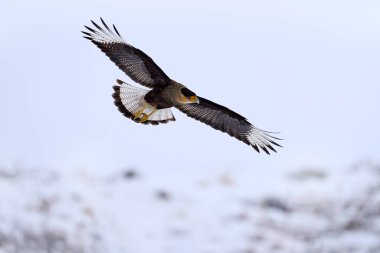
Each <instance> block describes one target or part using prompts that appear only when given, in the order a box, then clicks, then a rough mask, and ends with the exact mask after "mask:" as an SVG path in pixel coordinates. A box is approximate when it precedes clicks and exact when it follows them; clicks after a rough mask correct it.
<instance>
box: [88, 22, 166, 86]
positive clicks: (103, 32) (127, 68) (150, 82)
mask: <svg viewBox="0 0 380 253" xmlns="http://www.w3.org/2000/svg"><path fill="white" fill-rule="evenodd" d="M100 20H101V21H102V23H103V26H104V28H103V27H101V26H99V25H98V24H96V23H95V22H94V21H92V20H91V22H92V24H93V25H94V26H95V29H93V28H90V27H88V26H85V27H86V28H87V30H88V31H86V32H84V31H82V33H84V34H85V36H83V37H84V38H86V39H89V40H90V41H91V42H92V43H94V44H95V45H96V46H97V47H98V48H100V49H101V50H102V51H103V52H104V53H105V54H106V55H107V56H108V57H109V58H110V59H111V61H113V62H114V63H115V64H116V65H117V66H118V67H119V68H120V69H121V70H122V71H124V72H125V73H126V74H127V75H128V76H129V77H130V78H131V79H132V80H133V81H135V82H137V83H139V84H141V85H144V86H147V87H149V88H157V87H163V86H166V85H167V84H168V83H169V81H170V78H169V77H168V76H167V75H166V74H165V73H164V71H162V70H161V69H160V67H158V66H157V64H156V63H154V61H153V60H152V59H151V58H150V57H149V56H148V55H146V54H145V53H144V52H143V51H141V50H139V49H137V48H134V47H133V46H131V45H129V44H128V43H126V42H125V41H124V39H123V38H122V37H121V36H120V34H119V32H118V30H117V29H116V27H115V25H113V29H114V31H113V30H112V29H110V28H109V27H108V26H107V25H106V23H105V22H104V21H103V19H102V18H100Z"/></svg>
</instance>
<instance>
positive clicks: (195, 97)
mask: <svg viewBox="0 0 380 253" xmlns="http://www.w3.org/2000/svg"><path fill="white" fill-rule="evenodd" d="M190 102H191V103H195V104H199V99H198V97H197V96H191V97H190Z"/></svg>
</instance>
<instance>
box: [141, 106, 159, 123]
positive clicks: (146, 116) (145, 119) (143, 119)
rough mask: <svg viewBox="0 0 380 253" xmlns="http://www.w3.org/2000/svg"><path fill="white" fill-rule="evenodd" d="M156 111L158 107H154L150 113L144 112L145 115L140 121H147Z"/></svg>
mask: <svg viewBox="0 0 380 253" xmlns="http://www.w3.org/2000/svg"><path fill="white" fill-rule="evenodd" d="M155 112H157V107H156V108H154V110H153V111H151V112H150V113H149V114H146V113H142V115H143V116H142V118H141V120H140V123H141V122H145V121H147V120H148V119H149V117H150V116H151V115H152V114H153V113H155Z"/></svg>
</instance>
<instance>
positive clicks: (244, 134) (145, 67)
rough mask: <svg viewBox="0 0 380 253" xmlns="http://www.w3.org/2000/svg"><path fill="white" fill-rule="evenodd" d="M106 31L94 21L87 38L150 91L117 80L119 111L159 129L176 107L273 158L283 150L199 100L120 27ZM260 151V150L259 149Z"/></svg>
mask: <svg viewBox="0 0 380 253" xmlns="http://www.w3.org/2000/svg"><path fill="white" fill-rule="evenodd" d="M101 21H102V23H103V25H104V28H105V29H104V28H102V27H100V26H99V25H97V24H96V23H95V22H93V21H92V23H93V25H94V26H95V27H96V29H93V28H90V27H87V26H86V28H87V29H88V31H87V32H83V33H84V34H85V36H84V37H85V38H87V39H89V40H90V41H91V42H93V43H94V44H95V45H96V46H97V47H99V48H100V49H101V50H102V51H103V52H104V53H105V54H106V55H107V56H108V57H109V58H110V59H111V60H112V61H113V62H114V63H115V64H116V65H117V66H118V67H119V68H120V69H121V70H122V71H124V72H125V73H126V74H127V75H128V76H129V77H130V78H131V79H132V80H134V81H135V82H137V83H139V84H141V85H143V86H146V87H148V88H150V89H151V90H146V89H142V88H138V87H135V86H132V85H130V84H127V83H125V82H123V81H121V80H117V85H115V86H113V89H114V93H113V95H112V96H113V98H114V102H115V105H116V106H117V107H118V108H119V111H120V112H121V113H123V114H124V115H125V116H126V117H128V118H130V119H132V120H133V121H135V122H137V123H143V124H152V125H158V124H162V123H167V122H169V121H174V120H175V118H174V116H173V114H172V112H171V109H170V108H172V107H174V108H177V109H178V110H180V111H182V112H183V113H185V114H187V116H189V117H192V118H194V119H196V120H199V121H201V122H203V123H205V124H207V125H209V126H211V127H213V128H215V129H217V130H220V131H222V132H226V133H228V134H229V135H230V136H232V137H235V138H237V139H238V140H240V141H243V142H244V143H246V144H248V145H250V146H252V147H253V148H255V150H256V151H258V152H260V149H262V150H264V151H265V152H266V153H267V154H269V151H268V149H270V150H272V151H276V150H275V149H274V148H273V146H272V145H275V146H280V145H279V144H278V143H276V142H275V141H274V139H277V140H280V139H279V138H277V137H274V136H272V135H270V132H267V131H264V130H261V129H259V128H257V127H255V126H253V125H252V124H251V123H249V122H248V121H247V120H246V118H244V117H243V116H241V115H240V114H238V113H236V112H234V111H232V110H230V109H228V108H227V107H224V106H222V105H219V104H217V103H214V102H212V101H210V100H207V99H205V98H202V97H199V96H197V95H196V94H195V93H194V92H193V91H191V90H190V89H189V88H187V87H186V86H184V85H183V84H181V83H178V82H176V81H174V80H172V79H170V78H169V77H168V76H167V75H166V74H165V73H164V72H163V71H162V70H161V69H160V67H159V66H157V65H156V63H155V62H154V61H153V60H152V59H151V58H150V57H149V56H148V55H146V54H145V53H144V52H142V51H141V50H139V49H137V48H135V47H133V46H131V45H129V44H128V43H126V42H125V41H124V40H123V38H122V37H121V36H120V34H119V32H118V31H117V29H116V27H115V26H113V28H114V30H113V31H112V30H111V29H110V28H109V27H108V26H107V25H106V23H105V22H104V21H103V20H102V19H101ZM259 148H260V149H259Z"/></svg>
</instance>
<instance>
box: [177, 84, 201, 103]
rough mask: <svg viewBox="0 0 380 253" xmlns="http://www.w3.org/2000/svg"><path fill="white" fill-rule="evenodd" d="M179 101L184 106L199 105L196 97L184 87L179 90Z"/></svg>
mask: <svg viewBox="0 0 380 253" xmlns="http://www.w3.org/2000/svg"><path fill="white" fill-rule="evenodd" d="M180 101H181V102H182V103H185V104H194V103H195V104H199V99H198V97H197V95H195V93H194V92H192V91H191V90H189V89H188V88H186V87H184V88H182V89H181V94H180Z"/></svg>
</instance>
